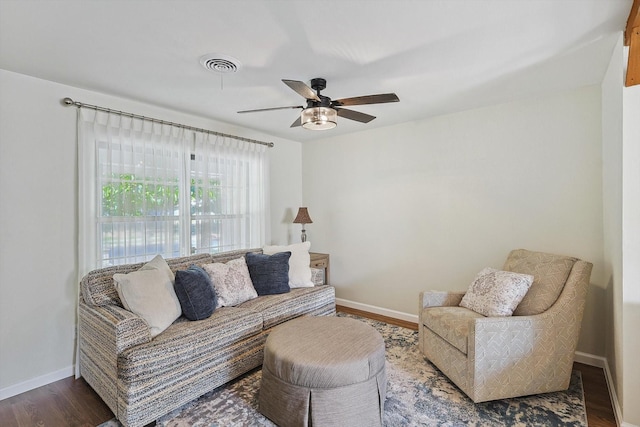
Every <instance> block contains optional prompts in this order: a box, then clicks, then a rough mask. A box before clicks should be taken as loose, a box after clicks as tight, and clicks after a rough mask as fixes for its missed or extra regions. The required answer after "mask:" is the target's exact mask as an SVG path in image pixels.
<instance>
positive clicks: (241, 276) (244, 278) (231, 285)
mask: <svg viewBox="0 0 640 427" xmlns="http://www.w3.org/2000/svg"><path fill="white" fill-rule="evenodd" d="M202 268H204V271H206V272H207V273H208V274H209V277H211V283H212V284H213V287H214V289H215V291H216V295H217V297H218V304H217V306H216V308H218V307H230V306H234V305H238V304H241V303H243V302H245V301H248V300H250V299H253V298H257V297H258V293H257V292H256V289H255V288H254V287H253V282H252V281H251V275H250V274H249V268H248V267H247V262H246V261H245V259H244V257H242V258H237V259H232V260H231V261H228V262H227V263H224V264H223V263H221V262H216V263H213V264H205V265H203V266H202Z"/></svg>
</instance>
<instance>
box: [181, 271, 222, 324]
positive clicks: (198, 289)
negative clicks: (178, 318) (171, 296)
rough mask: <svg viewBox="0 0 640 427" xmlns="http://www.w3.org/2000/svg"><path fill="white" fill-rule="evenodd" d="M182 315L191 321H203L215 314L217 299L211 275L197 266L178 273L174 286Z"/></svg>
mask: <svg viewBox="0 0 640 427" xmlns="http://www.w3.org/2000/svg"><path fill="white" fill-rule="evenodd" d="M174 289H175V291H176V295H177V296H178V301H180V307H181V308H182V314H184V317H186V318H187V319H189V320H203V319H206V318H208V317H209V316H211V315H212V314H213V311H214V310H215V309H216V303H217V297H216V293H215V291H214V290H213V286H212V285H211V279H210V278H209V274H207V272H206V271H204V270H203V269H202V268H200V267H198V266H197V265H192V266H191V267H189V268H187V269H186V270H178V271H176V282H175V285H174Z"/></svg>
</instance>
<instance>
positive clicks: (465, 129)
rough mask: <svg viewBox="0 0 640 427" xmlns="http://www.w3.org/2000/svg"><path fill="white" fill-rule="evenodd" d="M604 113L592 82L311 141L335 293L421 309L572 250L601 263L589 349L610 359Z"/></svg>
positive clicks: (307, 185) (313, 196)
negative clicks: (452, 292)
mask: <svg viewBox="0 0 640 427" xmlns="http://www.w3.org/2000/svg"><path fill="white" fill-rule="evenodd" d="M389 108H391V107H389ZM380 114H382V112H381V113H380ZM600 123H601V121H600V88H599V87H598V86H591V87H586V88H582V89H578V90H574V91H571V92H567V93H562V94H556V95H552V96H547V97H541V98H537V99H531V100H524V101H518V102H513V103H509V104H503V105H498V106H492V107H488V108H482V109H476V110H470V111H464V112H460V113H456V114H451V115H446V116H440V117H435V118H431V119H425V120H422V121H417V122H412V123H406V124H403V125H398V126H393V127H388V128H383V129H376V130H375V131H362V132H360V133H357V134H352V135H347V136H338V137H330V138H326V139H323V140H321V141H317V142H312V143H305V144H303V197H304V203H305V204H306V205H307V206H308V207H309V211H310V213H311V215H312V218H313V220H314V223H313V224H311V225H310V226H309V227H308V234H309V239H310V240H311V241H312V245H313V248H315V250H317V251H322V252H328V253H330V254H331V274H332V283H333V284H334V285H335V286H336V287H337V296H338V297H339V298H343V299H347V300H351V301H356V302H358V303H364V304H370V305H373V306H377V307H383V308H386V309H391V310H397V311H400V312H404V313H409V314H414V315H415V314H416V313H417V306H418V293H419V292H420V291H421V290H424V289H466V288H467V287H468V286H469V284H470V283H471V281H472V279H473V278H474V276H475V274H476V273H477V272H478V271H479V270H480V269H482V268H483V267H485V266H493V267H501V266H502V263H503V262H504V260H505V258H506V256H507V254H508V252H509V251H510V250H511V249H515V248H528V249H532V250H540V251H547V252H552V253H559V254H566V255H573V256H577V257H580V258H582V259H585V260H588V261H591V262H593V263H594V270H593V274H592V286H591V288H590V293H589V298H588V302H587V308H586V311H585V317H584V321H583V330H582V334H581V338H580V343H579V347H578V348H579V350H581V351H583V352H587V353H591V354H596V355H603V354H604V344H603V343H604V337H603V327H602V325H603V321H604V313H603V311H602V309H601V304H602V299H603V296H604V289H605V287H606V285H607V283H606V281H605V279H604V275H603V272H604V269H603V250H602V248H603V237H602V236H603V231H602V167H601V162H602V153H601V128H600Z"/></svg>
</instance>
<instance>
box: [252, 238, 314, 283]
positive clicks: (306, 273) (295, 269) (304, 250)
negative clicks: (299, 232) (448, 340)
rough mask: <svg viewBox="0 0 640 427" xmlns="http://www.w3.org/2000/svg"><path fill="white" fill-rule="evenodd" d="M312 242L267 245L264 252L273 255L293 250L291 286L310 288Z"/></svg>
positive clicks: (290, 265)
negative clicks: (310, 250)
mask: <svg viewBox="0 0 640 427" xmlns="http://www.w3.org/2000/svg"><path fill="white" fill-rule="evenodd" d="M310 248H311V242H302V243H294V244H293V245H288V246H265V247H264V248H262V252H263V253H264V254H266V255H273V254H276V253H278V252H291V258H289V287H290V288H310V287H312V286H313V282H312V281H311V267H310V266H309V264H311V256H310V255H309V249H310Z"/></svg>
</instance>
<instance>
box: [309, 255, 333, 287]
mask: <svg viewBox="0 0 640 427" xmlns="http://www.w3.org/2000/svg"><path fill="white" fill-rule="evenodd" d="M309 255H310V256H311V264H310V266H311V267H312V268H323V269H324V284H325V285H328V284H329V254H320V253H317V252H309Z"/></svg>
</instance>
